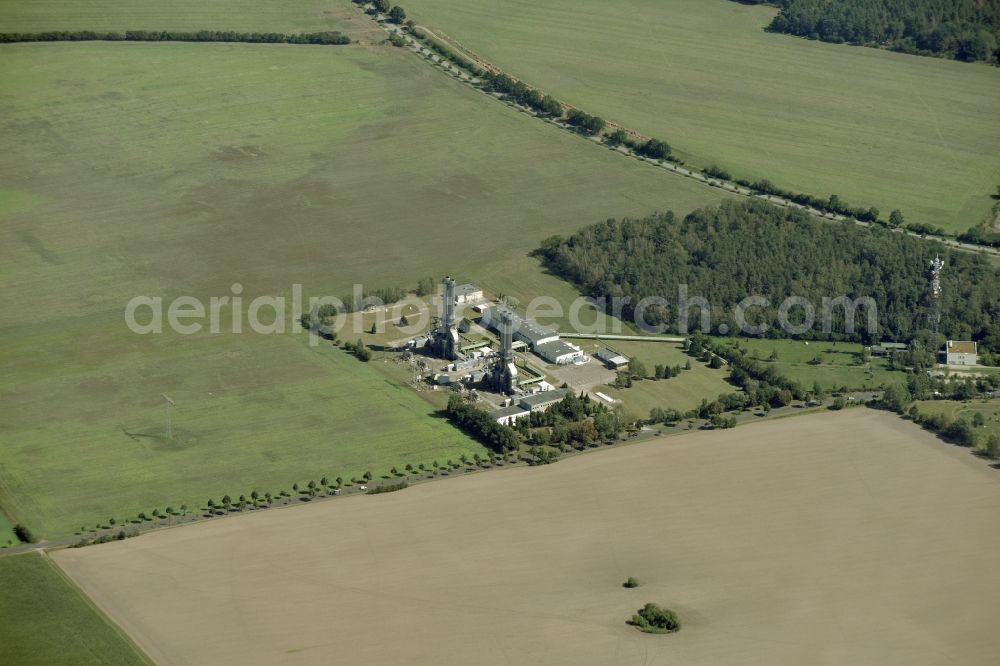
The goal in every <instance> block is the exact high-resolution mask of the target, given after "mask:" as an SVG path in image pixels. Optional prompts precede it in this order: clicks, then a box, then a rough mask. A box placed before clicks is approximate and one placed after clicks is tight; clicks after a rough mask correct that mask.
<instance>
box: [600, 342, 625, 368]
mask: <svg viewBox="0 0 1000 666" xmlns="http://www.w3.org/2000/svg"><path fill="white" fill-rule="evenodd" d="M594 356H595V357H597V360H598V361H600V362H601V363H603V364H604V365H605V366H607V367H608V368H609V369H611V370H620V369H622V368H624V367H625V366H626V365H628V357H626V356H623V355H622V354H619V353H618V352H616V351H615V350H614V349H611V348H609V347H604V348H603V349H601V350H599V351H598V352H597V353H596V354H594Z"/></svg>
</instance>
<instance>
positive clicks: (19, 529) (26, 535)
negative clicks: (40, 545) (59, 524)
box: [14, 523, 37, 543]
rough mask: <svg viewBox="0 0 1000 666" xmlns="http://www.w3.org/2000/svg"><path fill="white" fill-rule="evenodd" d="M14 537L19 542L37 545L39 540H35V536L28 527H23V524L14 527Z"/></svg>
mask: <svg viewBox="0 0 1000 666" xmlns="http://www.w3.org/2000/svg"><path fill="white" fill-rule="evenodd" d="M14 536H16V537H17V538H18V541H20V542H21V543H35V541H37V539H35V535H34V534H32V533H31V530H30V529H28V526H27V525H22V524H21V523H18V524H17V525H14Z"/></svg>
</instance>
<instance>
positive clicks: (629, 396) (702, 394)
mask: <svg viewBox="0 0 1000 666" xmlns="http://www.w3.org/2000/svg"><path fill="white" fill-rule="evenodd" d="M608 344H609V345H610V346H611V347H613V348H614V349H616V350H617V351H618V352H620V353H622V354H625V356H627V357H629V358H632V359H635V358H638V359H639V360H641V361H642V363H643V364H644V365H645V366H646V370H647V371H648V372H649V373H650V374H652V372H653V369H654V368H655V367H656V366H657V365H659V364H662V365H667V366H675V365H679V366H681V367H682V368H683V367H684V366H685V364H687V362H688V361H691V369H690V370H683V371H682V372H681V374H680V375H678V376H677V377H673V378H671V379H659V380H657V379H644V380H642V381H637V382H634V383H633V384H632V386H631V387H629V388H626V389H615V388H611V387H607V388H602V389H600V390H601V392H602V393H605V394H607V395H609V396H611V397H612V398H615V399H616V400H621V401H622V404H623V405H624V406H625V408H626V409H628V410H629V411H630V412H632V413H634V414H635V415H636V416H639V417H641V418H645V417H646V416H649V412H650V410H651V409H653V408H654V407H659V408H661V409H676V410H678V411H681V412H686V411H687V410H689V409H693V408H695V407H697V406H698V405H699V404H701V401H702V399H703V398H704V399H706V400H708V401H709V402H711V401H713V400H715V398H717V397H718V396H719V394H721V393H733V392H735V391H738V389H737V388H736V387H735V386H733V385H732V384H730V383H728V382H727V381H726V377H728V376H729V373H728V371H726V370H722V369H720V370H713V369H712V368H709V367H708V366H707V365H705V364H704V363H701V362H699V361H698V359H693V358H691V357H690V356H688V355H687V354H685V353H684V350H683V349H681V347H680V345H676V344H672V343H665V342H632V341H625V340H613V341H609V342H608ZM603 346H606V345H605V344H604V343H601V344H600V345H594V344H592V343H589V341H588V344H586V345H584V350H586V351H587V352H594V351H597V349H598V348H599V347H603Z"/></svg>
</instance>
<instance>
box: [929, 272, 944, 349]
mask: <svg viewBox="0 0 1000 666" xmlns="http://www.w3.org/2000/svg"><path fill="white" fill-rule="evenodd" d="M943 269H944V262H943V261H941V257H940V256H936V257H934V259H933V260H932V261H931V305H932V308H933V309H932V310H931V314H930V318H931V327H932V328H933V329H934V332H935V333H937V332H938V327H939V326H940V325H941V271H942V270H943Z"/></svg>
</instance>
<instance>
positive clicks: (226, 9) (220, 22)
mask: <svg viewBox="0 0 1000 666" xmlns="http://www.w3.org/2000/svg"><path fill="white" fill-rule="evenodd" d="M0 26H3V27H2V30H3V31H4V32H43V31H46V30H103V31H118V32H121V31H125V30H183V31H192V32H197V31H198V30H234V31H240V32H283V33H295V32H321V31H324V30H336V31H340V32H343V33H345V34H347V35H348V36H350V37H351V38H352V39H356V40H363V41H364V40H371V39H379V40H382V39H384V38H385V33H384V32H383V31H382V30H381V29H380V28H379V27H378V26H376V25H375V24H374V23H372V21H371V19H369V18H368V17H367V16H365V15H364V14H363V13H362V12H361V11H360V10H358V9H357V8H356V7H354V6H353V5H352V4H351V3H350V2H348V1H347V0H343V1H341V0H305V1H304V2H294V3H287V2H268V1H266V0H213V1H212V2H198V1H197V0H179V1H175V2H170V3H166V4H165V3H162V2H155V1H154V0H87V2H75V1H74V0H32V2H19V1H18V0H0Z"/></svg>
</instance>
